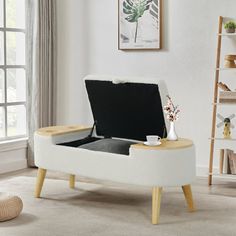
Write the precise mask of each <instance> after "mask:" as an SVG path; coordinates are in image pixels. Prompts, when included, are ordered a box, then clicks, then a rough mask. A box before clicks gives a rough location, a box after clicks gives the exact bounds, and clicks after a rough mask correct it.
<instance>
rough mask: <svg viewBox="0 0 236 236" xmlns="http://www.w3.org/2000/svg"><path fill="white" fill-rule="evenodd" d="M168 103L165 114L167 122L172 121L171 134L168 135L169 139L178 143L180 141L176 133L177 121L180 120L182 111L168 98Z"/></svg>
mask: <svg viewBox="0 0 236 236" xmlns="http://www.w3.org/2000/svg"><path fill="white" fill-rule="evenodd" d="M167 98H168V101H167V105H166V106H164V112H165V113H166V114H167V116H166V117H167V120H169V121H170V129H169V133H168V135H167V139H168V140H170V141H176V140H178V136H177V134H176V132H175V123H174V122H175V121H176V120H178V119H179V113H180V110H179V109H178V106H175V105H174V104H173V102H172V99H171V98H170V97H169V96H167Z"/></svg>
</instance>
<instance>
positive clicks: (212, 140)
mask: <svg viewBox="0 0 236 236" xmlns="http://www.w3.org/2000/svg"><path fill="white" fill-rule="evenodd" d="M223 20H224V18H223V17H222V16H220V17H219V25H218V34H217V51H216V67H215V82H214V97H213V103H212V105H213V112H212V129H211V138H210V158H209V175H208V184H209V185H211V184H212V176H213V161H214V149H215V142H216V141H217V142H219V141H220V142H224V143H232V142H235V141H236V139H224V138H217V137H215V134H216V113H217V106H219V105H220V106H224V105H231V106H232V105H236V103H235V104H234V103H219V102H218V94H219V89H218V83H219V79H220V72H221V71H226V70H229V71H236V68H222V67H220V59H221V47H222V37H236V33H233V34H228V33H222V29H223ZM235 144H236V142H235ZM220 155H221V160H222V159H223V157H222V156H224V149H221V152H220ZM221 165H222V163H221V162H220V168H222V166H221Z"/></svg>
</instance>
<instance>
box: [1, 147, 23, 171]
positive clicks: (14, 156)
mask: <svg viewBox="0 0 236 236" xmlns="http://www.w3.org/2000/svg"><path fill="white" fill-rule="evenodd" d="M26 150H27V149H26V148H20V149H17V150H11V151H4V152H0V174H4V173H7V172H12V171H16V170H21V169H25V168H27V159H26Z"/></svg>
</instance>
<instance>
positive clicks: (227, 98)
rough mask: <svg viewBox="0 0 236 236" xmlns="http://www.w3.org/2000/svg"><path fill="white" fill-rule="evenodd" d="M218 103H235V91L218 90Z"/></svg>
mask: <svg viewBox="0 0 236 236" xmlns="http://www.w3.org/2000/svg"><path fill="white" fill-rule="evenodd" d="M219 102H220V103H236V92H233V91H220V96H219Z"/></svg>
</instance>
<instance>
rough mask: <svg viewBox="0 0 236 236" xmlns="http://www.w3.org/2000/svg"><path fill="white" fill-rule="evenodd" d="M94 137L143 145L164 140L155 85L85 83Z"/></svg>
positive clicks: (163, 122)
mask: <svg viewBox="0 0 236 236" xmlns="http://www.w3.org/2000/svg"><path fill="white" fill-rule="evenodd" d="M85 85H86V89H87V93H88V97H89V101H90V105H91V109H92V113H93V118H94V121H95V122H96V132H97V135H98V136H104V137H109V138H110V137H116V138H124V139H134V140H140V141H144V140H146V135H158V136H160V137H166V132H165V131H166V126H165V120H164V115H163V109H162V103H161V97H160V93H159V88H158V85H157V84H145V83H119V84H114V83H113V82H112V81H100V80H85Z"/></svg>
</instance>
